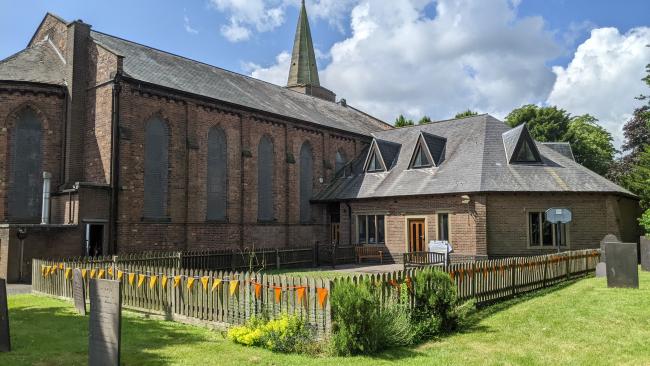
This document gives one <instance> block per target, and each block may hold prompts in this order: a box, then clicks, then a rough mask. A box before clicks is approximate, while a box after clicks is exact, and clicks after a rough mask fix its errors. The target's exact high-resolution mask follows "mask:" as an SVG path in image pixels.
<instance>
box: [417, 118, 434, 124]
mask: <svg viewBox="0 0 650 366" xmlns="http://www.w3.org/2000/svg"><path fill="white" fill-rule="evenodd" d="M431 122H432V121H431V118H429V116H422V118H420V121H418V124H419V125H426V124H427V123H431Z"/></svg>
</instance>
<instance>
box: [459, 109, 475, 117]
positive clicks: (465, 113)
mask: <svg viewBox="0 0 650 366" xmlns="http://www.w3.org/2000/svg"><path fill="white" fill-rule="evenodd" d="M477 115H478V113H477V112H474V111H473V110H471V109H468V110H466V111H463V112H460V113H456V115H455V116H454V118H456V119H458V118H465V117H472V116H477Z"/></svg>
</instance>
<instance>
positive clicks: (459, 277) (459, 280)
mask: <svg viewBox="0 0 650 366" xmlns="http://www.w3.org/2000/svg"><path fill="white" fill-rule="evenodd" d="M463 277H465V270H464V269H462V268H461V269H460V270H459V271H458V282H463Z"/></svg>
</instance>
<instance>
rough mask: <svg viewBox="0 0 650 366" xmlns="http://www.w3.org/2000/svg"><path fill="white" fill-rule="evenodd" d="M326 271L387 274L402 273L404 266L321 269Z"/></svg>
mask: <svg viewBox="0 0 650 366" xmlns="http://www.w3.org/2000/svg"><path fill="white" fill-rule="evenodd" d="M321 268H323V270H326V271H335V272H354V273H386V272H394V271H400V270H403V269H404V265H403V264H369V265H359V264H339V265H337V266H336V269H332V267H321Z"/></svg>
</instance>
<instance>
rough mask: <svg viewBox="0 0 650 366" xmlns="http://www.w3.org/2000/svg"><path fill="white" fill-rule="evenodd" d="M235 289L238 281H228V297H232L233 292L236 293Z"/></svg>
mask: <svg viewBox="0 0 650 366" xmlns="http://www.w3.org/2000/svg"><path fill="white" fill-rule="evenodd" d="M237 287H239V280H230V285H228V289H229V290H230V291H229V292H230V296H232V295H234V294H235V292H237Z"/></svg>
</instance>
